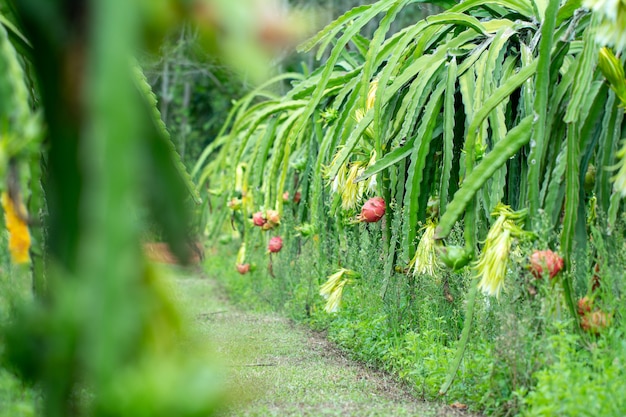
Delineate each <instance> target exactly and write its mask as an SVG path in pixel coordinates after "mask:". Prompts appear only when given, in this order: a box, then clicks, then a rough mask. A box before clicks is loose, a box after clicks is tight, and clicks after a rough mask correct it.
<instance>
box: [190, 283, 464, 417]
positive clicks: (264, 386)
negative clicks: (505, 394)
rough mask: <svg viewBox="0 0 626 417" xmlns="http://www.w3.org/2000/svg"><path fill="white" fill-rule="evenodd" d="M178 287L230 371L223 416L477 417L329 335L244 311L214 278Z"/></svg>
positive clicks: (203, 331) (199, 326)
mask: <svg viewBox="0 0 626 417" xmlns="http://www.w3.org/2000/svg"><path fill="white" fill-rule="evenodd" d="M179 288H180V289H181V290H182V291H181V300H180V301H182V302H184V303H185V304H186V305H187V306H188V307H190V308H191V309H192V311H191V313H192V318H193V321H194V323H195V326H196V328H197V330H198V331H199V332H200V333H201V335H203V336H202V337H206V340H207V343H211V344H213V345H214V346H215V350H216V351H217V352H218V354H219V355H220V356H221V357H222V358H223V363H224V365H225V367H226V369H227V370H228V374H229V376H228V386H229V387H230V388H229V389H230V392H231V396H232V398H233V401H232V402H231V404H230V406H229V407H228V408H227V409H226V410H225V411H224V412H223V413H222V414H221V415H222V416H223V417H234V416H259V417H260V416H263V417H265V416H281V417H282V416H315V417H323V416H342V417H344V416H345V417H350V416H359V417H361V416H370V417H379V416H380V417H383V416H384V417H387V416H397V417H408V416H420V417H448V416H449V417H461V416H463V417H475V416H476V415H475V414H471V413H469V412H467V411H464V410H460V409H455V408H453V407H450V406H447V405H442V404H438V403H429V402H425V401H422V400H420V399H419V398H417V397H416V396H415V395H414V391H413V389H412V388H411V387H409V386H408V385H406V384H403V383H401V382H399V381H398V380H397V379H396V378H395V377H393V376H392V375H390V374H388V373H385V372H382V371H380V370H377V369H373V368H371V367H369V366H367V365H365V364H362V363H358V362H355V361H353V360H351V358H350V356H349V355H348V354H347V353H346V352H344V351H342V350H340V349H339V348H338V347H337V346H336V345H334V344H333V343H332V342H330V341H328V340H327V339H326V338H325V335H324V333H319V332H314V331H312V330H310V329H308V328H306V327H304V326H302V325H300V324H298V323H295V322H293V321H290V320H288V319H286V318H283V317H280V316H279V315H276V314H271V313H256V312H249V311H242V310H240V309H239V308H237V307H236V306H234V305H232V304H231V303H230V302H229V301H228V299H227V297H225V294H224V292H223V290H222V289H221V288H220V287H219V286H218V285H217V284H216V283H215V281H213V280H211V279H182V280H180V285H179ZM459 406H460V405H459Z"/></svg>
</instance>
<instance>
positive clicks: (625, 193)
mask: <svg viewBox="0 0 626 417" xmlns="http://www.w3.org/2000/svg"><path fill="white" fill-rule="evenodd" d="M615 156H616V157H617V159H618V162H617V164H616V165H615V166H614V167H613V168H614V169H617V174H615V175H614V176H613V178H611V180H612V181H613V188H614V189H615V192H617V193H619V194H620V195H621V196H622V197H626V140H624V141H622V147H621V148H620V150H619V151H617V152H616V153H615Z"/></svg>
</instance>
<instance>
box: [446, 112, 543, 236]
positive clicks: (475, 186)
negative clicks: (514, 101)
mask: <svg viewBox="0 0 626 417" xmlns="http://www.w3.org/2000/svg"><path fill="white" fill-rule="evenodd" d="M532 121H533V116H526V117H525V118H524V119H522V120H521V121H520V123H519V124H518V125H517V126H515V127H514V128H513V129H511V130H510V131H509V133H508V134H507V135H506V137H505V138H504V139H503V140H502V141H500V142H498V143H497V144H496V146H494V148H493V149H492V150H491V152H489V153H488V154H487V155H485V157H484V158H483V160H482V161H480V163H479V164H478V165H477V166H476V168H474V169H473V170H472V172H471V173H470V174H469V175H468V176H467V178H465V180H464V181H463V184H462V185H461V188H460V189H459V191H457V192H456V194H455V195H454V198H453V199H452V201H451V202H450V204H449V205H448V209H447V211H446V212H445V213H444V215H443V216H442V217H441V220H440V222H439V226H438V227H437V233H436V238H437V239H444V238H446V237H447V236H448V234H449V233H450V231H451V230H452V227H453V226H454V223H456V221H457V220H458V219H459V218H460V216H461V214H462V213H463V210H465V208H466V206H467V205H468V203H469V202H470V200H471V199H472V198H474V195H475V194H476V192H477V191H478V190H479V189H480V187H482V186H483V184H484V183H485V182H486V181H487V180H488V179H489V178H490V177H491V175H492V174H493V173H494V172H496V170H497V169H498V168H500V167H501V166H502V165H504V164H505V163H506V161H507V160H508V159H509V158H510V157H512V156H513V155H515V153H517V151H519V150H520V148H521V147H522V146H524V145H525V144H527V143H528V141H529V139H530V127H531V125H532Z"/></svg>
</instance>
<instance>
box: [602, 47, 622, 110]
mask: <svg viewBox="0 0 626 417" xmlns="http://www.w3.org/2000/svg"><path fill="white" fill-rule="evenodd" d="M598 68H600V71H602V75H604V77H605V78H606V80H607V81H608V82H609V86H610V87H611V89H612V90H613V91H614V92H615V95H616V96H617V98H618V99H619V100H620V102H621V105H622V106H626V78H625V77H624V67H622V63H621V62H620V60H619V59H617V57H616V56H615V54H613V52H612V51H611V50H610V49H609V48H607V47H604V48H602V49H600V53H599V54H598Z"/></svg>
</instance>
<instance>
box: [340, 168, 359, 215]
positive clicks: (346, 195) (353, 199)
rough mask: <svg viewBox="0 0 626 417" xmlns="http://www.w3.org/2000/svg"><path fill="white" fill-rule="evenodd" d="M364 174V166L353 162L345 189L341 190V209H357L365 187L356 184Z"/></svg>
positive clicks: (344, 185)
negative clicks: (358, 178)
mask: <svg viewBox="0 0 626 417" xmlns="http://www.w3.org/2000/svg"><path fill="white" fill-rule="evenodd" d="M361 173H363V166H362V164H361V163H360V162H353V163H352V164H351V166H350V168H349V169H348V175H346V179H345V183H344V184H343V189H342V190H341V208H343V209H344V210H350V209H353V208H355V207H356V205H357V203H358V202H359V200H360V199H361V196H362V194H363V188H364V187H363V185H360V184H358V183H356V182H355V180H356V179H357V177H358V176H359V175H360V174H361Z"/></svg>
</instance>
